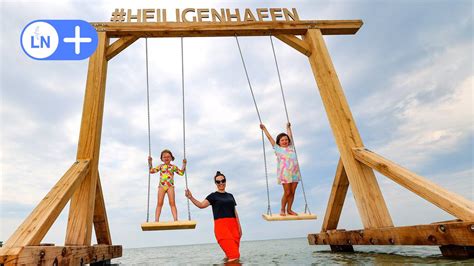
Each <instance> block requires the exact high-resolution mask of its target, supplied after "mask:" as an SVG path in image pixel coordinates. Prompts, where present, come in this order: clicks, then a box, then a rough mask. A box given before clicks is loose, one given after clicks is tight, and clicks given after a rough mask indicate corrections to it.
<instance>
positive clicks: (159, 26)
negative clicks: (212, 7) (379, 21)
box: [91, 20, 362, 38]
mask: <svg viewBox="0 0 474 266" xmlns="http://www.w3.org/2000/svg"><path fill="white" fill-rule="evenodd" d="M91 24H92V25H93V26H94V27H95V28H96V29H97V31H98V32H107V36H109V37H111V38H113V37H122V36H130V35H133V36H137V37H181V36H183V37H224V36H235V35H238V36H267V35H271V34H273V35H277V34H292V35H303V34H305V33H306V31H307V30H308V29H320V30H321V32H322V34H325V35H339V34H355V33H356V32H357V31H358V30H359V29H360V27H361V26H362V20H301V21H268V22H222V23H215V22H192V23H177V22H166V23H152V22H148V23H135V22H132V23H116V22H108V23H103V22H94V23H91Z"/></svg>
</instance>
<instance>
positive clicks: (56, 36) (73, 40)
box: [21, 20, 97, 60]
mask: <svg viewBox="0 0 474 266" xmlns="http://www.w3.org/2000/svg"><path fill="white" fill-rule="evenodd" d="M21 47H22V49H23V51H24V52H25V53H26V54H27V55H28V56H29V57H31V58H33V59H36V60H81V59H85V58H88V57H89V56H90V55H92V54H93V53H94V51H95V49H96V48H97V32H96V31H95V29H94V27H92V26H91V25H90V24H89V23H87V22H85V21H83V20H37V21H33V22H31V23H30V24H28V25H27V26H26V27H25V28H24V29H23V32H22V34H21Z"/></svg>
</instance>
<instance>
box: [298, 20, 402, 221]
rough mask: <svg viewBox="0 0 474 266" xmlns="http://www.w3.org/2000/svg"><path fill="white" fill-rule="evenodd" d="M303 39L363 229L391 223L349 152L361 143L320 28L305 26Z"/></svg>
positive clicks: (371, 177)
mask: <svg viewBox="0 0 474 266" xmlns="http://www.w3.org/2000/svg"><path fill="white" fill-rule="evenodd" d="M305 41H306V42H307V43H308V45H309V47H310V48H311V51H312V52H311V56H310V57H309V62H310V64H311V68H312V70H313V74H314V77H315V79H316V82H317V84H318V88H319V92H320V95H321V98H322V100H323V103H324V107H325V109H326V114H327V116H328V119H329V123H330V125H331V129H332V132H333V135H334V138H335V140H336V144H337V147H338V148H339V153H340V155H341V160H342V162H343V164H344V169H345V171H346V173H347V177H348V179H349V182H350V184H351V189H352V192H353V194H354V198H355V202H356V205H357V209H358V211H359V214H360V216H361V219H362V224H363V225H364V227H365V228H379V227H387V226H393V223H392V219H391V217H390V214H389V212H388V209H387V206H386V205H385V201H384V199H383V196H382V192H381V191H380V188H379V185H378V183H377V179H376V178H375V174H374V172H373V171H372V169H370V168H369V167H367V166H366V165H364V164H362V163H360V162H358V161H357V160H355V158H354V155H353V154H352V148H356V147H362V146H363V143H362V139H361V137H360V135H359V131H358V130H357V127H356V124H355V121H354V118H353V117H352V113H351V111H350V108H349V104H348V103H347V100H346V98H345V95H344V92H343V90H342V86H341V84H340V82H339V79H338V77H337V74H336V70H335V68H334V65H333V63H332V60H331V57H330V55H329V52H328V50H327V48H326V44H325V42H324V39H323V35H322V33H321V30H319V29H309V30H308V32H307V34H306V35H305Z"/></svg>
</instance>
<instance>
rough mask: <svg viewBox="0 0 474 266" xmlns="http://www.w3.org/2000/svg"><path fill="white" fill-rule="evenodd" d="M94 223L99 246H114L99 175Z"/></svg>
mask: <svg viewBox="0 0 474 266" xmlns="http://www.w3.org/2000/svg"><path fill="white" fill-rule="evenodd" d="M93 221H94V229H95V236H96V238H97V244H104V245H112V237H111V236H110V228H109V221H108V219H107V211H106V210H105V201H104V193H102V185H101V184H100V176H99V174H97V189H96V194H95V205H94V218H93Z"/></svg>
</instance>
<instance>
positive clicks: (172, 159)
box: [160, 149, 174, 161]
mask: <svg viewBox="0 0 474 266" xmlns="http://www.w3.org/2000/svg"><path fill="white" fill-rule="evenodd" d="M165 153H169V155H171V161H174V156H173V153H172V152H171V151H170V150H168V149H164V150H163V151H161V155H160V159H161V160H162V161H163V154H165Z"/></svg>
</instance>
